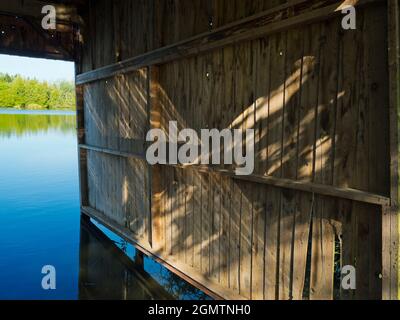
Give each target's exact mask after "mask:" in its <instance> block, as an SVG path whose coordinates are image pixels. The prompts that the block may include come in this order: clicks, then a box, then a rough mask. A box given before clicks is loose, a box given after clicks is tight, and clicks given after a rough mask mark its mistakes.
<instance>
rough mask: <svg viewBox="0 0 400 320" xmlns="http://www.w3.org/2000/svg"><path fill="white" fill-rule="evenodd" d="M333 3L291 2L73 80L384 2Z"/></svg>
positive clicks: (194, 52)
mask: <svg viewBox="0 0 400 320" xmlns="http://www.w3.org/2000/svg"><path fill="white" fill-rule="evenodd" d="M332 2H333V1H327V0H325V1H321V2H318V4H316V3H315V2H313V1H309V0H307V1H304V0H295V1H290V4H285V5H281V6H278V7H275V8H273V9H270V10H267V11H264V12H262V13H261V14H257V15H254V16H251V17H249V18H245V19H242V20H238V21H236V22H234V23H231V24H228V25H226V26H223V27H221V28H218V29H215V30H214V31H212V32H207V33H203V34H200V35H198V36H195V37H192V38H189V39H187V40H184V41H181V42H178V43H176V44H173V45H169V46H166V47H163V48H160V49H157V50H154V51H151V52H148V53H146V54H143V55H140V56H137V57H134V58H131V59H128V60H125V61H122V62H119V63H116V64H112V65H108V66H105V67H102V68H99V69H96V70H93V71H89V72H86V73H83V74H80V75H78V76H77V78H76V84H77V85H83V84H86V83H90V82H93V81H98V80H102V79H107V78H110V77H113V76H115V75H118V74H124V73H128V72H132V71H134V70H137V69H140V68H143V67H148V66H152V65H157V64H163V63H167V62H171V61H174V60H178V59H183V58H188V57H191V56H195V55H199V54H201V53H206V52H208V51H211V50H215V49H219V48H223V47H226V46H228V45H232V44H234V43H238V42H241V41H246V40H254V39H258V38H261V37H265V36H267V35H270V34H274V33H277V32H281V31H284V30H287V29H290V28H295V27H298V26H302V25H306V24H310V23H313V22H316V21H321V20H326V19H329V18H331V17H334V16H336V15H338V14H341V11H342V9H343V8H344V7H345V6H346V5H353V6H361V5H365V4H368V3H376V2H383V0H342V1H334V3H333V4H332ZM328 4H329V5H328Z"/></svg>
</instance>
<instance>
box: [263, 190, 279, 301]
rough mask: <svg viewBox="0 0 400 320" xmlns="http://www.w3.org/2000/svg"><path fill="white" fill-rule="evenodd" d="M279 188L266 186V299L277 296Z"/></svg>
mask: <svg viewBox="0 0 400 320" xmlns="http://www.w3.org/2000/svg"><path fill="white" fill-rule="evenodd" d="M281 192H282V191H281V190H279V189H277V188H272V187H267V194H268V197H267V213H266V220H267V221H266V228H265V289H264V292H265V294H264V297H265V299H267V300H277V299H278V298H279V269H278V266H279V228H280V225H279V217H280V212H281V202H280V200H281Z"/></svg>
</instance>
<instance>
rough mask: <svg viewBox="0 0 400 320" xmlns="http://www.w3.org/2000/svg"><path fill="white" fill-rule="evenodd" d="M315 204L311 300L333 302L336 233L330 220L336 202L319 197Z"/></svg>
mask: <svg viewBox="0 0 400 320" xmlns="http://www.w3.org/2000/svg"><path fill="white" fill-rule="evenodd" d="M314 204H315V206H314V208H315V210H314V214H313V225H312V230H313V234H312V252H311V257H312V260H311V272H310V275H311V278H310V300H332V299H333V289H334V288H333V275H334V257H335V232H334V230H333V224H332V222H331V220H330V218H331V217H332V215H333V213H334V211H333V210H334V208H335V207H334V201H333V200H332V199H328V198H325V197H319V196H318V197H316V198H315V203H314Z"/></svg>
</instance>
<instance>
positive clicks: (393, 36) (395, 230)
mask: <svg viewBox="0 0 400 320" xmlns="http://www.w3.org/2000/svg"><path fill="white" fill-rule="evenodd" d="M399 29H400V25H399V0H388V45H389V99H390V101H389V103H390V159H391V165H390V175H391V181H390V190H391V195H390V196H391V207H390V208H384V210H383V211H384V212H383V215H382V248H383V249H382V269H383V272H382V276H383V279H382V280H383V284H382V298H383V299H384V300H389V299H391V300H395V299H398V258H399V255H398V250H399V247H398V245H399V221H398V219H399V214H398V213H399V199H400V197H399V174H400V172H399V169H400V167H399V155H400V154H399V143H400V123H399V120H400V69H399V66H400V61H399V53H400V50H399V35H400V32H399ZM377 107H379V106H377Z"/></svg>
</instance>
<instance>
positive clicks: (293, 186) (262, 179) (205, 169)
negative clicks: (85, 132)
mask: <svg viewBox="0 0 400 320" xmlns="http://www.w3.org/2000/svg"><path fill="white" fill-rule="evenodd" d="M80 147H81V148H83V149H86V150H91V151H95V152H100V153H105V154H109V155H114V156H117V157H124V158H139V159H142V160H145V159H146V157H145V155H144V154H140V155H139V154H135V153H128V152H120V151H116V150H110V149H105V148H97V147H91V146H88V145H80ZM167 166H171V167H176V168H181V169H185V168H192V169H195V170H197V171H199V172H202V173H219V174H222V175H225V176H228V177H230V178H232V179H235V180H241V181H248V182H254V183H259V184H265V185H270V186H273V187H279V188H284V189H290V190H297V191H303V192H310V193H315V194H319V195H324V196H329V197H334V198H340V199H348V200H353V201H358V202H363V203H369V204H375V205H380V206H388V205H390V198H387V197H384V196H381V195H377V194H373V193H369V192H365V191H360V190H356V189H350V188H340V187H335V186H329V185H323V184H317V183H311V182H305V181H295V180H291V179H282V178H276V177H271V176H262V175H250V176H238V175H236V174H235V172H234V171H232V170H225V169H221V168H217V167H213V166H204V165H167Z"/></svg>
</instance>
